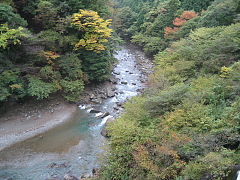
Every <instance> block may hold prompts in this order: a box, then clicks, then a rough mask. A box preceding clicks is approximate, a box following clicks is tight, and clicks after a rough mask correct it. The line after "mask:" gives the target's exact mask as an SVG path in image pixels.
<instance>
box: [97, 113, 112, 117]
mask: <svg viewBox="0 0 240 180" xmlns="http://www.w3.org/2000/svg"><path fill="white" fill-rule="evenodd" d="M108 115H109V112H105V113H103V114H101V115H100V116H98V118H105V117H106V116H108Z"/></svg>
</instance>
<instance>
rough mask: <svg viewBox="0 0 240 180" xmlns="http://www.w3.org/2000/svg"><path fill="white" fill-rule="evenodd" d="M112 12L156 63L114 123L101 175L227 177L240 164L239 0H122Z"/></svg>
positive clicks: (181, 179)
mask: <svg viewBox="0 0 240 180" xmlns="http://www.w3.org/2000/svg"><path fill="white" fill-rule="evenodd" d="M111 12H112V14H113V26H114V29H115V30H116V31H117V32H118V33H119V34H120V35H121V36H122V37H124V38H128V39H130V40H131V42H133V43H135V44H138V45H140V46H141V47H142V48H143V50H144V51H145V52H146V53H147V54H149V55H153V56H154V62H155V64H156V66H155V69H154V73H153V74H152V75H151V78H150V82H149V88H148V89H147V90H146V91H145V92H144V93H143V94H142V95H140V96H137V97H134V98H132V99H130V100H129V101H128V102H127V103H126V104H125V105H124V107H125V110H124V113H123V114H122V115H121V117H120V118H117V119H116V121H115V123H109V125H108V129H109V130H110V144H109V148H110V150H109V155H108V156H107V158H106V159H105V164H104V166H103V170H102V173H101V176H100V177H97V179H117V180H120V179H122V180H128V179H136V180H142V179H149V180H153V179H159V180H160V179H161V180H174V179H175V180H202V179H209V180H210V179H211V180H213V179H214V180H215V179H227V177H228V176H229V174H230V173H231V172H233V169H234V166H235V165H239V164H240V152H239V148H240V146H239V144H240V114H239V112H240V99H239V95H240V63H239V58H240V23H239V22H240V18H239V17H240V1H239V0H215V1H212V0H204V1H203V0H199V1H198V0H196V1H192V0H166V1H165V0H115V5H114V6H113V8H112V9H111Z"/></svg>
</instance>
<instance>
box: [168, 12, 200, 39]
mask: <svg viewBox="0 0 240 180" xmlns="http://www.w3.org/2000/svg"><path fill="white" fill-rule="evenodd" d="M197 16H198V13H195V12H194V11H184V12H183V13H182V15H180V17H179V18H175V19H174V20H173V25H175V26H176V27H166V28H165V29H164V31H165V33H164V36H169V35H171V34H173V33H175V32H176V31H178V30H179V29H180V28H181V27H182V26H183V25H184V24H185V23H186V22H187V20H189V19H192V18H194V17H197Z"/></svg>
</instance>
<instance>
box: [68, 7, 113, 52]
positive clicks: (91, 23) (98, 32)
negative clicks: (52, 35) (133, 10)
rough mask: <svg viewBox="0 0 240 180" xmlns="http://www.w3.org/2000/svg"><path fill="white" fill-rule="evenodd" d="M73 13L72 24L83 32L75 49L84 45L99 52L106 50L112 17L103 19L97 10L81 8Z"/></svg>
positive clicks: (87, 48)
mask: <svg viewBox="0 0 240 180" xmlns="http://www.w3.org/2000/svg"><path fill="white" fill-rule="evenodd" d="M79 11H80V13H75V14H74V15H73V19H72V24H73V25H74V26H75V27H76V28H77V29H78V31H80V32H81V38H80V40H79V42H78V43H77V44H76V45H75V48H74V49H75V50H78V49H79V48H81V47H84V48H85V49H86V50H89V51H95V52H97V53H99V52H101V51H103V50H105V45H104V43H106V42H108V38H109V37H110V36H111V32H112V29H110V28H109V27H108V25H109V24H110V23H111V22H110V21H111V20H110V19H108V20H104V19H102V18H101V17H100V16H99V15H98V13H97V12H95V11H91V10H90V11H88V10H82V9H80V10H79Z"/></svg>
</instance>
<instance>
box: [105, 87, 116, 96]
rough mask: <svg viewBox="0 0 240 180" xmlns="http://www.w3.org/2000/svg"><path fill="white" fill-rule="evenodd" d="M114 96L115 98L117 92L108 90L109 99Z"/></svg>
mask: <svg viewBox="0 0 240 180" xmlns="http://www.w3.org/2000/svg"><path fill="white" fill-rule="evenodd" d="M114 96H115V92H114V91H113V90H112V89H110V88H108V89H107V97H114Z"/></svg>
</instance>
